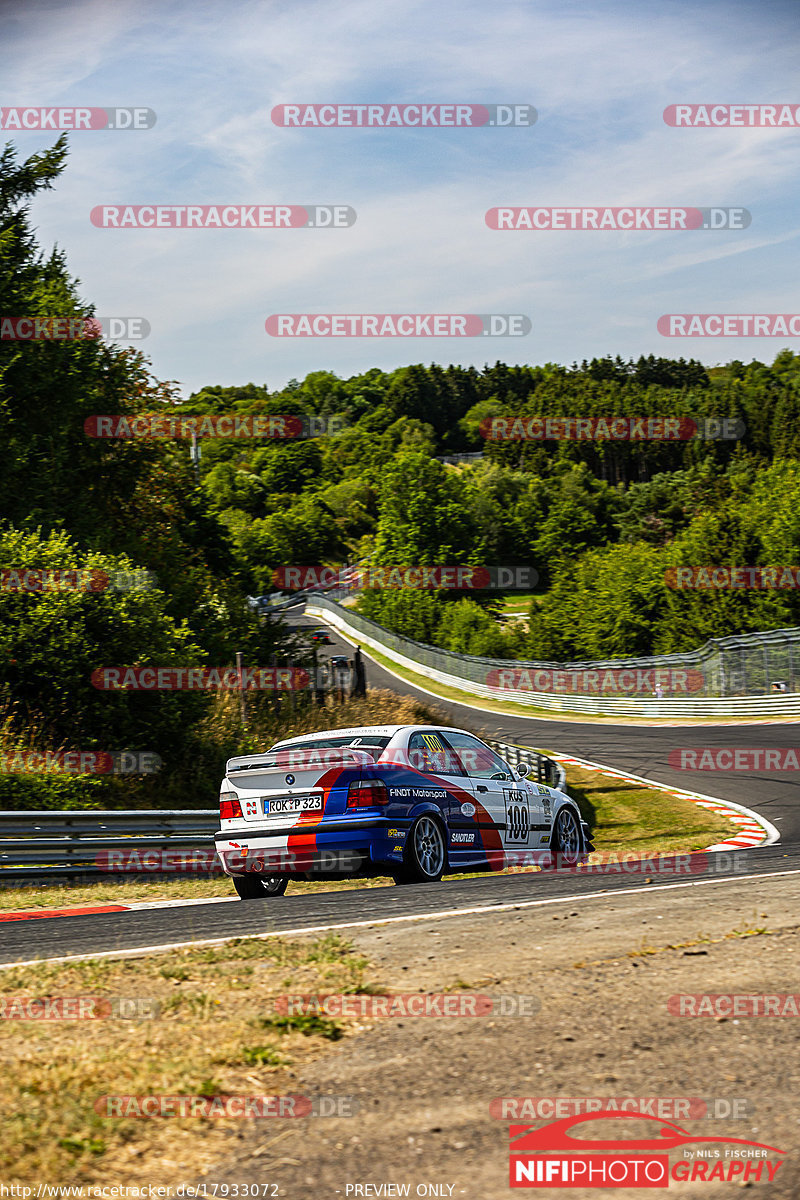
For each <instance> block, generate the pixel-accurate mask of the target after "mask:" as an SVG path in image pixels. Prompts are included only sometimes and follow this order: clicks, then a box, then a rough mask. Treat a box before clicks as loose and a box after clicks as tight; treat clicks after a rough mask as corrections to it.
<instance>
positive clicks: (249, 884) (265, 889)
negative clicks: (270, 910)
mask: <svg viewBox="0 0 800 1200" xmlns="http://www.w3.org/2000/svg"><path fill="white" fill-rule="evenodd" d="M231 878H232V879H233V886H234V887H235V888H236V891H237V892H238V893H239V899H240V900H259V899H261V900H263V899H264V898H265V897H266V896H282V895H283V893H284V892H285V891H286V888H287V887H288V884H289V880H288V879H287V878H286V876H285V875H232V876H231Z"/></svg>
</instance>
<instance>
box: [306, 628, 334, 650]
mask: <svg viewBox="0 0 800 1200" xmlns="http://www.w3.org/2000/svg"><path fill="white" fill-rule="evenodd" d="M310 637H311V641H312V642H313V643H314V645H315V646H331V645H333V643H332V642H331V639H330V635H329V633H328V631H327V629H326V628H325V627H324V625H321V626H319V628H317V629H312V630H311V634H310Z"/></svg>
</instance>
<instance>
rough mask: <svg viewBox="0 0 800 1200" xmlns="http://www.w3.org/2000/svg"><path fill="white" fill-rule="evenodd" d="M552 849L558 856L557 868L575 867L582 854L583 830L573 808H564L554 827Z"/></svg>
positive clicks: (560, 811)
mask: <svg viewBox="0 0 800 1200" xmlns="http://www.w3.org/2000/svg"><path fill="white" fill-rule="evenodd" d="M550 848H551V850H552V851H553V853H554V854H555V855H556V866H565V867H572V866H574V865H575V864H576V863H577V861H578V859H579V858H580V853H581V829H580V825H579V823H578V818H577V817H576V816H575V813H574V812H573V810H572V809H571V808H562V809H560V810H559V813H558V816H557V817H556V821H555V825H554V826H553V837H552V840H551V842H550Z"/></svg>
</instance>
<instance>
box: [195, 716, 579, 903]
mask: <svg viewBox="0 0 800 1200" xmlns="http://www.w3.org/2000/svg"><path fill="white" fill-rule="evenodd" d="M527 774H528V769H527V768H526V767H520V768H517V769H516V770H513V769H512V768H511V767H510V766H509V765H508V763H507V762H505V761H504V759H502V758H501V757H500V755H499V754H497V753H496V752H495V751H494V750H492V749H491V748H490V747H489V746H487V745H486V743H485V742H482V741H481V740H480V739H479V738H477V737H475V735H474V734H472V733H468V732H467V731H466V730H464V729H447V728H439V727H438V726H432V725H386V726H364V727H362V728H358V729H332V730H329V731H328V732H326V733H314V734H305V735H303V736H300V737H295V738H290V739H289V740H287V741H283V742H278V743H276V745H274V746H273V747H272V748H271V749H270V750H268V751H267V752H266V753H264V754H247V755H243V756H241V757H239V758H232V759H230V760H229V762H228V764H227V769H226V772H225V778H224V780H223V781H222V786H221V789H220V797H219V808H220V826H221V828H220V830H219V832H218V833H217V834H216V846H217V853H218V854H219V857H220V859H221V861H222V864H223V868H224V870H225V871H226V872H227V874H229V875H230V876H231V877H232V879H233V883H234V886H235V888H236V890H237V892H238V893H239V895H240V896H241V897H242V898H243V899H251V898H255V897H259V896H267V895H281V894H282V893H283V892H284V891H285V890H286V885H287V883H288V881H289V879H292V878H295V879H306V878H343V877H346V876H352V875H361V876H368V875H391V876H393V877H394V879H395V881H396V882H397V883H411V882H423V883H432V882H435V881H436V880H439V879H441V877H442V875H443V874H447V873H454V872H459V871H480V870H486V871H502V870H504V869H505V868H506V867H509V866H513V865H524V864H525V863H529V864H531V865H533V864H535V863H539V864H540V865H543V866H548V865H552V864H553V859H554V858H555V857H556V856H557V858H558V859H560V860H561V861H563V862H566V863H567V864H575V863H576V862H578V861H579V860H580V859H581V858H582V857H584V856H585V855H586V854H587V853H588V852H589V850H591V848H592V847H591V843H590V841H589V831H588V827H587V826H586V824H585V823H584V822H583V821H582V819H581V814H580V810H579V809H578V806H577V804H576V803H575V801H574V800H573V799H572V798H571V797H570V796H567V795H566V794H565V793H563V792H561V791H558V790H556V789H555V788H552V787H547V786H546V785H545V784H541V783H532V782H530V781H529V780H528V779H527V778H526V775H527Z"/></svg>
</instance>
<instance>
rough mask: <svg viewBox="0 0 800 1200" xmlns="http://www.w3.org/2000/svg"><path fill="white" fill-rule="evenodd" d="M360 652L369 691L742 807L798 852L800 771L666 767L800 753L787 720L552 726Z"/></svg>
mask: <svg viewBox="0 0 800 1200" xmlns="http://www.w3.org/2000/svg"><path fill="white" fill-rule="evenodd" d="M292 624H293V625H311V626H314V625H320V624H321V622H320V621H319V620H316V619H315V620H311V619H309V618H305V617H300V618H294V619H293V620H292ZM330 637H331V640H332V641H333V642H334V643H335V645H333V646H330V647H325V651H326V652H328V651H329V652H330V653H331V654H334V653H344V654H348V656H349V657H352V653H353V650H352V647H351V646H350V644H349V643H348V642H346V641H344V640H343V639H342V638H341V637H340V636H339V635H338V634H337V632H336V631H335V630H333V629H331V630H330ZM361 653H362V654H363V656H364V657H365V658H366V659H369V663H368V667H367V682H368V684H369V685H371V686H372V687H381V688H389V689H391V690H392V691H395V692H402V693H404V694H406V695H410V696H419V697H420V699H423V700H426V701H427V702H428V703H430V704H434V705H435V706H436V707H437V708H438V709H440V710H442V711H444V712H446V713H447V714H448V716H449V718H450V720H452V723H453V725H455V726H459V727H463V728H468V729H472V730H474V731H475V732H476V733H479V732H481V731H483V733H484V734H485V735H486V737H491V738H495V739H496V740H497V741H501V742H513V743H515V744H517V745H521V746H533V747H537V748H539V749H543V750H552V751H556V752H560V753H563V754H574V755H576V756H577V757H579V758H588V759H591V760H593V761H594V762H598V763H603V764H604V765H605V766H609V767H615V768H616V769H617V770H620V771H629V772H630V773H631V774H632V775H643V776H645V777H646V778H648V779H655V780H657V781H658V782H659V783H668V784H672V785H674V786H675V787H679V788H686V789H688V790H689V791H693V792H702V793H703V794H706V795H709V796H716V797H718V798H719V799H721V800H732V801H734V803H736V804H744V805H745V806H746V807H747V808H752V809H754V810H755V811H756V812H758V813H760V814H761V815H762V816H764V817H766V818H767V820H768V821H771V822H772V824H773V825H774V826H775V827H776V829H778V830H779V832H780V835H781V844H782V845H784V846H796V847H797V848H798V849H800V786H799V785H800V772H797V773H794V774H793V773H792V772H788V773H781V772H769V771H762V772H759V773H758V774H757V775H754V774H752V773H750V772H741V771H739V772H737V771H680V770H677V769H676V768H674V767H670V766H669V765H668V758H669V753H670V750H675V749H678V748H680V749H683V748H692V749H694V748H701V747H704V746H711V747H714V748H717V749H719V748H722V747H731V746H733V747H750V748H752V747H758V748H763V749H777V748H785V747H787V746H793V747H798V748H800V722H797V723H794V722H787V721H784V722H779V723H776V724H774V725H758V724H748V725H729V724H728V725H684V726H649V725H647V726H645V725H624V724H620V725H609V724H593V723H591V722H583V721H563V720H559V719H558V718H557V717H556V718H555V719H553V720H550V719H549V718H544V719H543V718H539V717H517V716H507V715H505V714H501V713H495V712H480V711H478V710H476V709H475V708H473V707H472V706H471V705H468V704H458V703H457V702H455V701H452V700H440V699H438V698H436V699H432V698H431V696H429V695H428V694H427V693H425V692H422V691H420V690H419V689H418V688H415V687H414V685H413V684H411V683H407V682H406V681H405V680H403V679H399V678H398V677H397V676H396V675H393V674H391V673H390V672H389V671H387V670H385V669H384V668H383V667H382V666H380V665H379V664H378V663H376V662H374V661H373V660H372V659H371V658H370V656H369V651H368V650H366V649H365V648H364V647H362V649H361Z"/></svg>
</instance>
